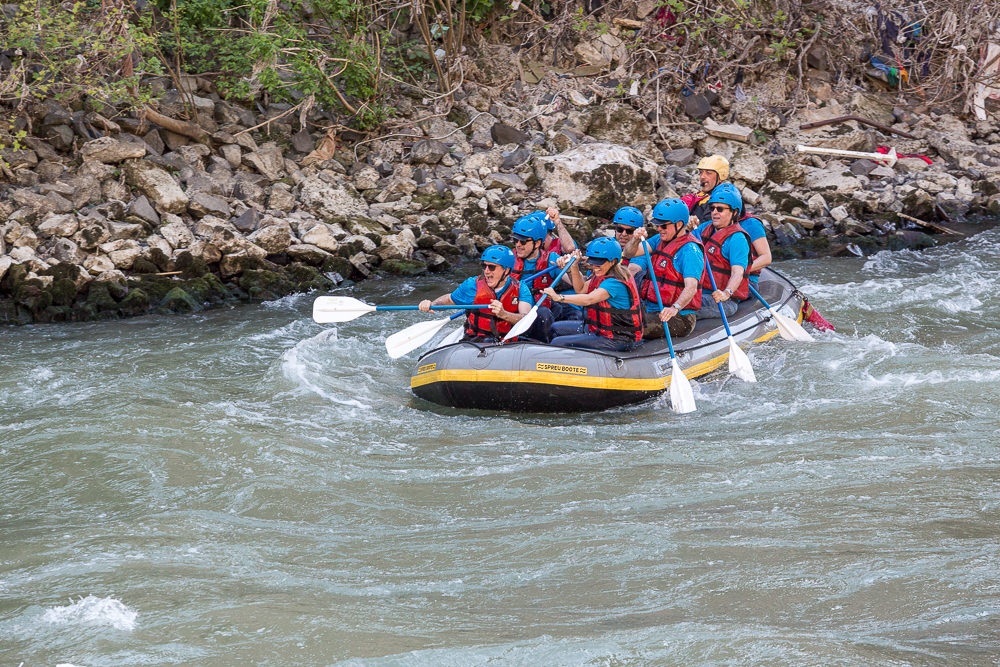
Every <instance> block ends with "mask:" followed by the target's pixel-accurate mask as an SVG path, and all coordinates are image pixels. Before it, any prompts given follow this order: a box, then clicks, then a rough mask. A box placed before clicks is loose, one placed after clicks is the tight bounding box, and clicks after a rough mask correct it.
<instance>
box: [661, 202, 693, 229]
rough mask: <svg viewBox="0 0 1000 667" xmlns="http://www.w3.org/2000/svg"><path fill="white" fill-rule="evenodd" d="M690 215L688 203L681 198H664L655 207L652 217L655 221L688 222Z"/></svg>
mask: <svg viewBox="0 0 1000 667" xmlns="http://www.w3.org/2000/svg"><path fill="white" fill-rule="evenodd" d="M690 215H691V213H690V212H689V211H688V207H687V204H685V203H684V202H682V201H681V200H680V199H664V200H663V201H661V202H660V203H659V204H657V205H656V206H654V207H653V215H652V218H653V220H654V221H655V222H684V223H686V222H687V221H688V217H690Z"/></svg>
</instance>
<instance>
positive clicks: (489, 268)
mask: <svg viewBox="0 0 1000 667" xmlns="http://www.w3.org/2000/svg"><path fill="white" fill-rule="evenodd" d="M502 268H503V267H502V266H500V265H499V264H487V263H486V262H483V271H496V270H497V269H502Z"/></svg>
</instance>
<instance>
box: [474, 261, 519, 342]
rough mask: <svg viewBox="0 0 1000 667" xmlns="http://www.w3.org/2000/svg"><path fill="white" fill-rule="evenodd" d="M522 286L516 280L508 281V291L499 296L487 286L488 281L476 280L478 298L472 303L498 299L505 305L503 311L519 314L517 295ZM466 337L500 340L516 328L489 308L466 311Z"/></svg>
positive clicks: (480, 278) (483, 279) (481, 278)
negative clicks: (484, 337)
mask: <svg viewBox="0 0 1000 667" xmlns="http://www.w3.org/2000/svg"><path fill="white" fill-rule="evenodd" d="M519 287H520V285H519V284H518V282H517V281H516V280H509V281H507V289H505V290H504V291H503V294H500V295H499V296H498V295H497V293H496V292H494V291H493V288H492V287H490V286H489V285H487V284H486V279H485V278H483V277H482V276H480V277H479V278H476V298H475V299H473V300H472V303H491V302H492V301H493V299H497V300H499V301H500V303H502V304H503V309H504V310H506V311H507V312H509V313H516V312H517V293H518V288H519ZM465 314H466V320H465V335H466V336H469V337H475V336H486V337H488V338H500V337H501V336H503V335H504V334H506V333H507V332H508V331H510V328H511V327H512V326H514V325H513V324H511V323H510V322H508V321H506V320H501V319H500V318H498V317H497V316H496V315H494V314H493V312H492V311H491V310H490V309H489V308H477V309H476V310H467V311H465Z"/></svg>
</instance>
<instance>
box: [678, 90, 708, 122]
mask: <svg viewBox="0 0 1000 667" xmlns="http://www.w3.org/2000/svg"><path fill="white" fill-rule="evenodd" d="M684 113H686V114H687V115H688V116H690V117H691V118H694V119H695V120H703V119H705V118H708V116H709V114H711V113H712V105H711V103H710V102H709V101H708V98H707V97H705V96H704V95H701V94H698V95H688V96H687V97H685V98H684Z"/></svg>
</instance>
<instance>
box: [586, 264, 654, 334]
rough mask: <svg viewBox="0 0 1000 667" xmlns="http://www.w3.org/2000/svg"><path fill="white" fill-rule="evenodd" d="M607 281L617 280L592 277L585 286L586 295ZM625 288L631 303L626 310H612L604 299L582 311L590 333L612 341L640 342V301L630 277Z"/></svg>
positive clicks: (607, 277) (637, 291)
mask: <svg viewBox="0 0 1000 667" xmlns="http://www.w3.org/2000/svg"><path fill="white" fill-rule="evenodd" d="M607 279H611V280H618V278H614V277H613V276H611V275H607V276H601V277H597V276H594V277H593V278H591V279H590V283H589V284H588V285H587V294H590V293H591V292H593V291H594V290H596V289H597V288H598V287H600V286H601V283H603V282H604V281H605V280H607ZM625 286H626V287H627V288H628V298H629V301H630V302H631V305H630V306H629V307H628V308H612V307H611V304H610V302H609V301H610V300H608V299H605V300H604V301H601V302H599V303H595V304H594V305H592V306H586V307H585V308H584V309H583V322H584V324H586V325H587V330H588V331H590V333H594V334H597V335H598V336H603V337H604V338H611V339H613V340H624V341H630V342H638V341H640V340H642V299H640V298H639V290H638V289H636V287H635V281H634V280H632V276H629V278H628V281H627V282H626V283H625Z"/></svg>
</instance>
